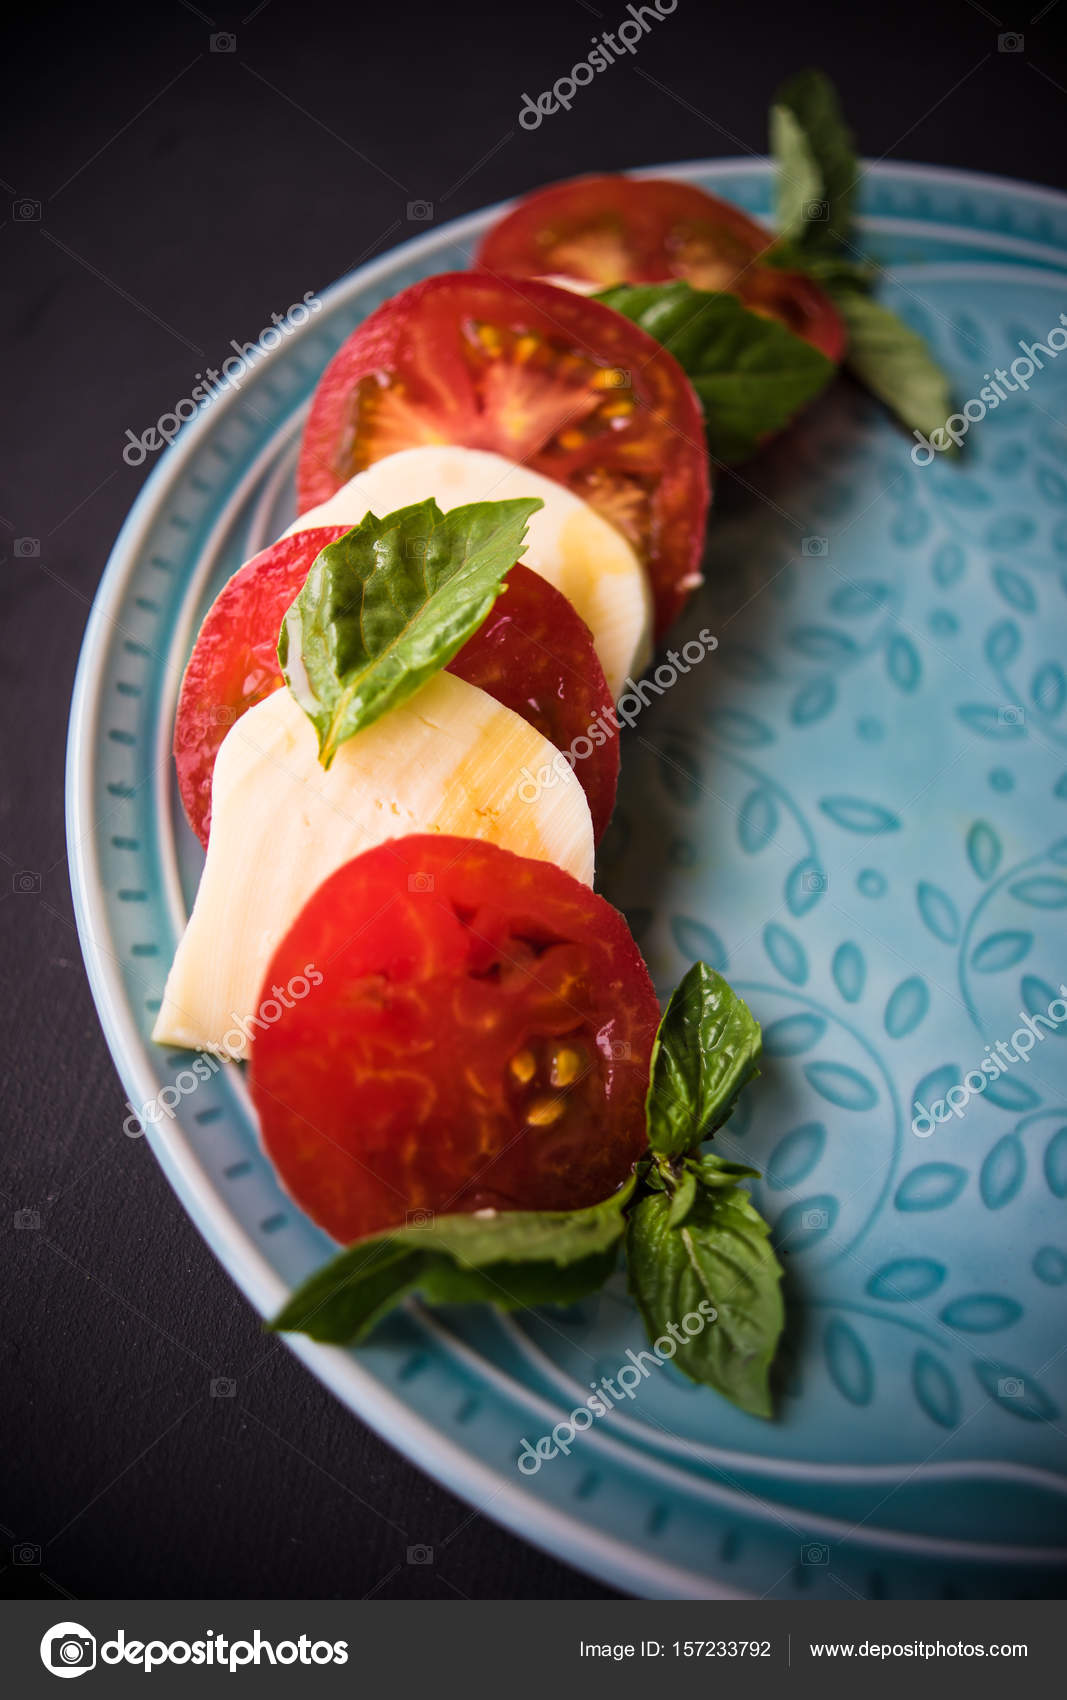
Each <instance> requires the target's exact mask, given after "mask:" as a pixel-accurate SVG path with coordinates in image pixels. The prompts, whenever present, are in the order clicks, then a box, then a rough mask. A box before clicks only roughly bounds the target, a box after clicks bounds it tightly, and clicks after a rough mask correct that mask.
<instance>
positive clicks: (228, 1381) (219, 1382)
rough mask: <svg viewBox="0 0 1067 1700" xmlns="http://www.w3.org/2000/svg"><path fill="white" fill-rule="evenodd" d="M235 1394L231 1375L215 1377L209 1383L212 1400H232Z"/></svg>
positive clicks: (234, 1382) (235, 1384)
mask: <svg viewBox="0 0 1067 1700" xmlns="http://www.w3.org/2000/svg"><path fill="white" fill-rule="evenodd" d="M236 1393H237V1383H236V1381H235V1380H234V1378H233V1376H232V1375H216V1376H215V1377H214V1379H213V1380H212V1382H211V1397H212V1398H213V1399H233V1398H234V1397H235V1396H236Z"/></svg>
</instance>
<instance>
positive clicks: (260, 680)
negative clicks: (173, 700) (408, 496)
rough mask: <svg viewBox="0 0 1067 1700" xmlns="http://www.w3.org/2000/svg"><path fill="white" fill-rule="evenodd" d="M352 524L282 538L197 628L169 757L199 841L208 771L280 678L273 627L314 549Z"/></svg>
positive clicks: (207, 805)
mask: <svg viewBox="0 0 1067 1700" xmlns="http://www.w3.org/2000/svg"><path fill="white" fill-rule="evenodd" d="M348 530H350V527H349V526H346V525H324V526H319V527H317V528H316V529H315V530H313V531H298V532H297V533H296V535H295V536H294V537H283V538H282V539H281V541H280V542H278V543H274V544H272V545H271V547H270V548H269V549H264V550H262V552H261V553H260V554H258V555H254V556H253V557H252V559H251V560H250V561H247V562H246V563H245V565H244V566H243V567H241V568H240V570H239V571H238V572H236V573H234V575H233V577H232V578H231V579H229V580H228V581H227V583H226V584H224V585H223V587H222V589H221V590H220V591H219V594H218V596H217V597H216V598H215V600H214V602H213V603H212V604H211V607H210V608H209V609H208V611H207V614H206V615H205V616H204V622H203V624H202V626H201V627H200V631H199V634H198V636H197V640H196V644H195V646H194V648H193V653H192V655H191V656H190V657H189V662H188V665H187V667H186V669H185V674H184V676H183V678H182V687H181V693H180V695H179V697H178V712H177V716H176V718H175V722H174V763H175V766H176V768H177V770H178V790H179V792H180V794H181V799H182V806H183V807H184V809H185V814H186V818H187V819H188V822H189V825H190V826H191V827H192V829H193V831H194V832H195V833H196V836H197V837H198V838H199V840H200V842H201V844H203V845H204V846H205V848H206V847H207V841H208V834H209V833H210V831H211V776H212V774H213V773H214V771H215V758H216V756H217V755H218V753H219V749H220V747H221V745H222V740H223V739H224V738H225V736H226V734H227V732H228V731H229V730H230V727H231V726H232V725H233V723H234V721H235V720H239V719H240V717H241V715H242V714H244V713H245V712H246V710H248V709H250V708H254V707H255V705H256V703H257V702H261V701H262V700H263V698H264V697H266V696H270V694H271V692H272V691H276V690H277V689H278V686H279V685H281V684H282V683H283V682H284V681H283V679H282V675H281V670H280V668H279V666H278V633H279V631H280V630H281V624H282V617H283V615H284V614H285V611H286V609H287V608H288V607H289V606H290V604H291V603H292V602H293V600H294V598H295V597H296V595H297V593H298V591H299V590H300V587H301V586H302V584H303V582H304V580H305V579H306V578H307V575H308V573H309V572H310V571H311V566H312V563H313V561H314V560H315V557H316V555H318V554H319V553H320V551H321V550H323V549H325V547H326V545H327V544H328V543H335V542H336V541H337V539H338V538H339V537H343V536H344V534H345V532H346V531H348Z"/></svg>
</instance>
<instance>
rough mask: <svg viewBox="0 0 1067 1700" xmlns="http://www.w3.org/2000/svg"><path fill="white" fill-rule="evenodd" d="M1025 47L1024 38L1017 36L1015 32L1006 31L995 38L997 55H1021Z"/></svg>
mask: <svg viewBox="0 0 1067 1700" xmlns="http://www.w3.org/2000/svg"><path fill="white" fill-rule="evenodd" d="M1025 46H1026V37H1025V36H1022V35H1018V34H1017V33H1016V31H1015V30H1006V31H1005V32H1004V34H1003V35H998V36H997V52H998V53H1021V52H1022V50H1023V48H1024V47H1025Z"/></svg>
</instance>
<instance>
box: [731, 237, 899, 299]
mask: <svg viewBox="0 0 1067 1700" xmlns="http://www.w3.org/2000/svg"><path fill="white" fill-rule="evenodd" d="M760 263H761V265H765V266H774V267H776V268H777V269H778V270H779V271H786V272H804V273H805V274H806V275H807V276H808V277H810V278H813V279H814V280H815V282H816V283H820V284H822V287H823V288H824V289H825V291H826V293H827V294H828V295H829V296H830V297H831V298H833V299H836V294H837V291H838V290H842V289H854V290H858V291H859V292H860V294H870V292H871V290H872V289H873V288H874V286H875V283H876V282H877V280H878V267H877V266H876V265H875V263H874V261H873V260H867V259H864V258H862V257H859V258H851V259H850V258H849V257H848V255H847V254H846V253H844V252H843V251H841V250H838V249H830V248H827V249H826V250H825V251H823V250H819V251H817V252H816V251H815V250H813V249H811V248H806V249H805V248H799V247H798V246H797V244H796V243H795V242H792V241H790V240H789V239H788V238H783V239H782V240H781V241H778V242H776V243H775V244H774V247H773V248H768V249H767V251H766V252H765V253H763V254H761V255H760Z"/></svg>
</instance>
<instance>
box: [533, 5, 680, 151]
mask: <svg viewBox="0 0 1067 1700" xmlns="http://www.w3.org/2000/svg"><path fill="white" fill-rule="evenodd" d="M626 10H627V12H628V13H629V17H626V18H624V19H623V20H622V22H621V23H620V24H616V26H615V28H614V30H605V31H604V33H603V35H591V36H590V37H589V39H590V41H591V42H592V43H593V51H592V53H590V55H589V57H588V59H579V61H578V63H577V65H572V66H571V69H570V74H569V76H566V77H557V78H556V81H555V82H554V83H553V84H552V87H551V88H550V89H544V90H543V91H542V93H541V94H539V95H538V97H537V99H536V100H534V99H532V97H531V96H530V95H528V94H524V95H523V97H522V105H521V106H520V107H519V123H520V124H521V125H522V127H523V129H524V130H536V129H539V128H540V126H541V124H543V123H544V120H545V119H546V118H547V117H548V116H549V115H550V114H551V113H553V112H558V111H559V109H560V107H561V106H562V107H564V108H565V110H566V111H567V112H569V111H570V109H571V102H572V101H573V99H574V97H575V95H576V94H577V92H578V90H579V89H580V88H584V87H585V86H586V84H587V83H591V82H592V80H593V78H594V77H596V76H599V74H600V72H601V71H606V70H607V68H608V66H609V65H614V63H615V61H616V59H618V58H621V56H622V55H623V54H624V53H636V52H637V44H638V42H639V41H640V40H641V37H642V36H644V35H648V34H649V32H650V31H651V29H652V25H653V24H658V23H662V22H663V19H664V18H669V17H670V15H671V13H672V12H676V11H677V10H678V0H669V3H668V0H652V4H651V5H650V6H627V8H626ZM620 44H621V45H620Z"/></svg>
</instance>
